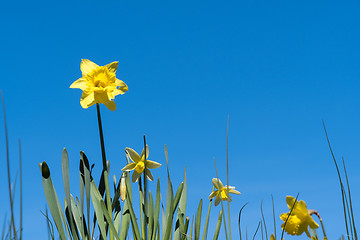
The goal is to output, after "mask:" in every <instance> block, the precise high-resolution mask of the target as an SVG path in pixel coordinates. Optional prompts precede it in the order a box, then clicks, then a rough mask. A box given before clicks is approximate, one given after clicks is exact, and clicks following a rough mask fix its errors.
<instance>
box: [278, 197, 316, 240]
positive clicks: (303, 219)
mask: <svg viewBox="0 0 360 240" xmlns="http://www.w3.org/2000/svg"><path fill="white" fill-rule="evenodd" d="M295 201H296V199H295V198H294V197H292V196H287V197H286V203H287V206H288V208H289V209H290V210H291V208H292V207H293V205H294V203H295ZM289 213H290V212H288V213H283V214H281V215H280V218H281V220H283V221H284V223H283V224H282V225H281V227H282V228H284V224H285V221H286V219H287V218H288V216H289ZM308 227H310V228H313V229H315V228H318V227H319V225H318V224H317V223H316V222H315V221H314V219H313V218H312V217H311V216H310V214H309V212H308V209H307V207H306V203H305V202H304V201H302V200H301V201H299V202H296V203H295V206H294V208H293V210H292V212H291V215H290V217H289V219H288V221H287V223H286V226H285V232H287V233H288V234H291V235H301V234H302V233H303V232H305V233H306V235H307V236H308V237H309V238H310V233H309V229H308Z"/></svg>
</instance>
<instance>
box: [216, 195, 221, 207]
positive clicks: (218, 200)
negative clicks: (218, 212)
mask: <svg viewBox="0 0 360 240" xmlns="http://www.w3.org/2000/svg"><path fill="white" fill-rule="evenodd" d="M220 202H221V199H220V197H219V195H216V197H215V206H217V205H219V203H220Z"/></svg>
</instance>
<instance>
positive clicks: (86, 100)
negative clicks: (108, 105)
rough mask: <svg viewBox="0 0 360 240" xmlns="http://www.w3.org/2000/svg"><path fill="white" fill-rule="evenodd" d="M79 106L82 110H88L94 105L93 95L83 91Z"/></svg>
mask: <svg viewBox="0 0 360 240" xmlns="http://www.w3.org/2000/svg"><path fill="white" fill-rule="evenodd" d="M80 104H81V106H82V107H83V108H88V107H90V106H92V105H94V104H95V98H94V93H93V92H91V93H90V94H89V93H87V92H86V91H84V92H83V93H82V95H81V99H80Z"/></svg>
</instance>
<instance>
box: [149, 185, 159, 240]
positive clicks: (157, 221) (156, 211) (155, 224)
mask: <svg viewBox="0 0 360 240" xmlns="http://www.w3.org/2000/svg"><path fill="white" fill-rule="evenodd" d="M159 214H160V179H159V178H158V180H157V184H156V197H155V214H154V228H153V236H152V238H151V239H152V240H155V237H156V232H157V231H156V230H157V229H160V227H159Z"/></svg>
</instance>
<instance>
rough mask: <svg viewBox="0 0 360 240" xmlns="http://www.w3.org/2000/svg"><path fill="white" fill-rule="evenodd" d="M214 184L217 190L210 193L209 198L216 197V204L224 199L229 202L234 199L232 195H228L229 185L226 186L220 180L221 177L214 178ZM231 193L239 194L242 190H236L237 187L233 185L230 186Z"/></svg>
mask: <svg viewBox="0 0 360 240" xmlns="http://www.w3.org/2000/svg"><path fill="white" fill-rule="evenodd" d="M212 184H213V185H214V188H215V189H216V190H215V191H213V192H212V193H211V194H210V196H209V199H212V198H214V197H215V206H217V205H219V203H220V201H221V200H223V201H226V200H227V201H229V202H231V201H232V199H231V197H230V195H228V193H227V186H225V187H224V186H223V184H222V182H221V181H220V179H218V178H213V179H212ZM229 193H233V194H238V195H239V194H240V192H239V191H236V190H235V187H232V186H229Z"/></svg>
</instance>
